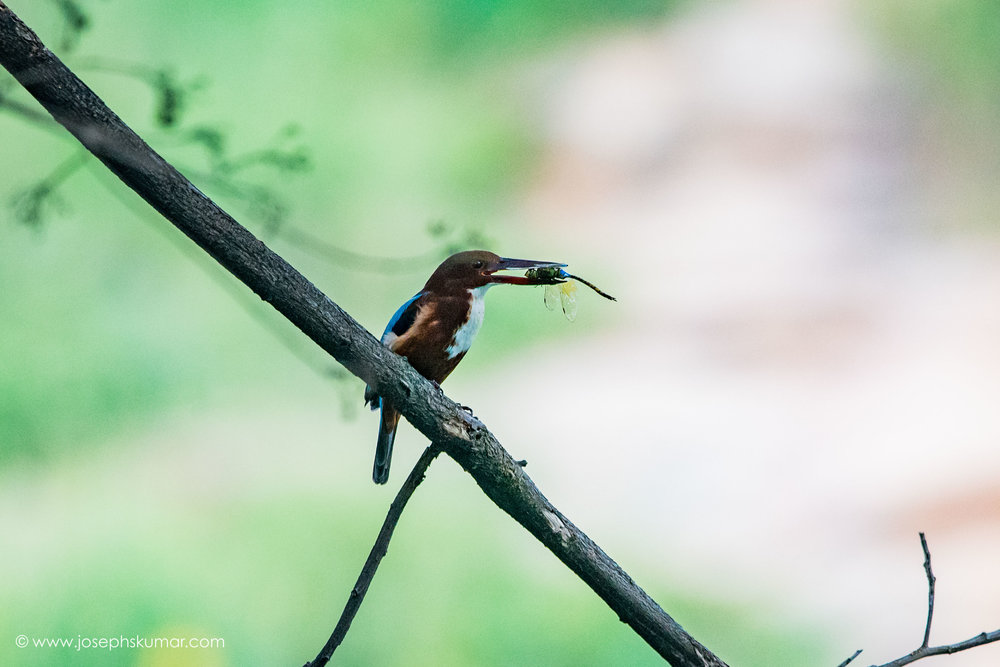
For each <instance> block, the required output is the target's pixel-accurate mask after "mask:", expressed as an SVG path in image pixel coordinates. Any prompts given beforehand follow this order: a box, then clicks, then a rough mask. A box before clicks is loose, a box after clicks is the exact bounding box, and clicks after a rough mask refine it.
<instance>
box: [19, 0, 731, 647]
mask: <svg viewBox="0 0 1000 667" xmlns="http://www.w3.org/2000/svg"><path fill="white" fill-rule="evenodd" d="M0 64H2V65H3V66H4V67H5V68H6V69H7V70H8V71H9V72H10V73H11V74H13V75H14V77H15V78H16V79H17V80H18V81H19V82H20V83H21V85H22V86H24V87H25V88H26V89H27V90H28V92H29V93H31V95H32V96H34V97H35V99H37V100H38V101H39V102H40V103H41V104H42V106H43V107H45V109H46V110H47V111H48V112H49V113H50V114H52V116H53V117H54V118H55V119H56V120H57V121H58V122H59V123H60V124H61V125H63V126H64V127H66V128H67V129H68V130H69V131H70V132H71V133H72V134H73V135H74V136H75V137H76V138H77V139H78V140H79V141H80V142H81V143H82V144H83V145H84V146H86V147H87V149H88V150H90V151H91V152H92V153H93V154H94V155H95V156H97V157H98V159H100V160H101V161H102V162H103V163H104V164H105V166H107V167H108V169H110V170H111V171H112V172H113V173H114V174H115V175H117V176H118V177H119V178H120V179H121V180H122V181H123V182H124V183H125V184H127V185H128V186H129V187H131V188H132V189H133V190H135V191H136V193H138V194H139V195H140V196H141V197H142V198H143V199H145V200H146V201H147V202H148V203H149V204H150V205H151V206H153V208H155V209H156V210H157V211H159V212H160V213H161V214H162V215H163V216H164V217H165V218H166V219H167V220H169V221H170V222H171V223H173V224H174V225H175V226H176V227H177V228H178V229H180V230H181V231H182V232H183V233H184V234H186V235H187V236H188V237H189V238H190V239H191V240H193V241H194V242H195V243H196V244H198V245H199V246H200V247H201V248H202V249H204V250H205V251H206V252H207V253H209V254H210V255H211V256H212V257H214V258H215V259H216V261H218V262H219V263H220V264H222V265H223V266H224V267H225V268H226V269H228V270H229V271H230V272H231V273H232V274H233V275H234V276H236V277H237V278H238V279H239V280H241V281H242V282H244V283H245V284H246V285H247V286H248V287H250V289H252V290H253V291H254V292H255V293H257V294H258V295H259V296H260V297H261V298H262V299H263V300H265V301H267V302H268V303H270V304H271V305H272V306H273V307H274V308H275V309H276V310H278V311H279V312H280V313H281V314H282V315H284V316H285V317H286V318H288V319H289V320H290V321H291V322H292V323H293V324H295V326H297V327H298V328H299V329H300V330H301V331H302V332H303V333H305V334H306V335H307V336H309V338H311V339H312V340H313V341H315V342H316V343H317V344H318V345H319V346H320V347H322V348H323V349H324V350H326V351H327V352H328V353H329V354H331V355H332V356H333V357H334V358H336V359H337V360H338V361H339V362H340V363H341V364H343V365H344V367H346V368H347V369H348V370H349V371H351V372H352V373H354V374H355V375H357V376H358V377H360V378H361V379H362V380H364V381H365V382H367V383H368V384H370V385H371V386H372V387H373V388H374V389H375V390H376V392H377V393H378V394H379V395H381V396H382V397H383V398H385V399H386V400H388V401H390V402H391V403H392V404H393V405H394V406H396V407H397V408H398V409H400V411H401V412H402V413H403V415H404V416H405V417H406V418H407V419H408V420H409V421H410V423H412V424H413V425H414V426H415V427H416V428H417V429H418V430H419V431H420V432H421V433H423V434H424V435H425V436H426V437H427V438H428V439H429V440H430V441H431V442H433V443H436V445H437V446H439V447H440V448H441V449H442V450H443V451H444V452H445V453H447V454H448V455H449V456H451V457H452V458H453V459H455V460H456V461H457V462H458V463H459V464H460V465H461V466H462V467H463V468H464V469H465V470H466V471H467V472H468V473H469V474H470V475H471V476H472V477H473V479H475V480H476V483H477V484H478V485H479V486H480V488H481V489H482V490H483V492H484V493H486V495H487V496H488V497H489V498H490V499H491V500H493V502H494V503H496V504H497V506H499V507H500V508H501V509H503V510H504V511H505V512H507V513H508V514H510V516H511V517H513V518H514V519H515V520H516V521H518V522H519V523H520V524H521V525H522V526H524V527H525V528H526V529H527V530H528V531H529V532H531V534H532V535H534V536H535V537H536V538H537V539H538V540H539V541H540V542H542V543H543V544H544V545H545V546H546V547H548V548H549V549H550V550H551V551H552V552H553V553H554V554H555V555H556V556H557V557H558V558H559V559H560V560H561V561H562V562H563V563H564V564H566V565H567V566H568V567H569V568H570V569H571V570H572V571H573V572H575V573H576V574H577V575H578V576H579V577H580V578H581V579H582V580H583V581H584V582H585V583H586V584H587V585H588V586H590V587H591V589H593V590H594V592H596V593H597V594H598V595H599V596H600V597H601V598H602V599H603V600H604V601H605V602H606V603H607V604H608V606H609V607H610V608H611V609H612V610H613V611H614V612H615V613H616V614H617V615H618V617H619V618H620V619H621V620H622V621H624V622H626V623H628V624H629V625H630V626H631V627H632V628H633V629H634V630H635V631H636V632H637V633H638V634H639V635H640V636H641V637H642V638H643V639H644V640H645V641H646V642H647V643H648V644H649V645H650V646H652V647H653V649H654V650H656V651H657V652H658V653H659V654H660V655H661V656H663V657H664V658H665V659H666V660H667V661H669V662H670V663H671V664H673V665H675V666H676V667H723V666H724V665H725V663H724V662H723V661H722V660H720V659H719V658H718V657H716V656H715V655H714V654H713V653H712V652H711V651H709V650H708V649H707V648H705V647H704V646H703V645H701V644H700V643H699V642H698V641H697V640H695V639H694V638H693V637H692V636H691V635H689V634H688V633H687V632H685V631H684V629H683V628H682V627H681V626H680V625H679V624H678V623H677V622H676V621H674V619H673V618H671V617H670V616H669V615H668V614H667V613H666V612H664V611H663V609H661V608H660V606H659V605H657V604H656V602H655V601H654V600H653V599H652V598H650V597H649V595H647V594H646V592H645V591H643V590H642V589H641V588H640V587H639V586H637V585H636V584H635V582H634V581H632V579H631V578H630V577H629V576H628V574H626V573H625V571H624V570H622V569H621V568H620V567H619V566H618V564H617V563H615V562H614V560H612V559H611V558H610V557H609V556H608V555H607V554H606V553H604V551H603V550H601V548H600V547H598V546H597V544H595V543H594V542H593V540H591V539H590V538H589V537H588V536H587V535H586V534H584V533H583V532H582V531H580V530H579V529H578V528H577V527H576V526H575V525H573V523H572V522H571V521H570V520H569V519H567V518H566V517H565V516H563V515H562V513H561V512H559V510H557V509H556V508H555V507H554V506H553V505H552V504H551V503H549V501H548V500H547V499H546V498H545V496H543V495H542V493H541V492H540V491H539V490H538V488H537V487H536V486H535V484H534V483H533V482H532V481H531V479H530V478H529V477H528V476H527V475H526V474H525V472H524V470H523V469H522V468H521V467H520V466H518V465H517V463H516V462H515V461H514V460H513V459H512V458H511V456H510V455H509V454H508V453H507V451H506V450H504V448H503V447H502V446H501V445H500V443H499V442H498V441H497V439H496V438H495V437H494V436H493V434H492V433H490V432H489V430H487V428H486V427H485V426H484V425H483V424H482V423H481V422H480V421H479V420H477V419H475V418H473V417H471V416H470V415H469V414H468V413H466V412H465V411H464V410H461V409H460V407H459V406H458V405H457V404H456V403H455V402H454V401H452V400H450V399H449V398H447V397H446V396H445V395H444V394H442V393H441V392H440V391H439V390H438V389H437V388H435V387H434V386H433V385H432V384H431V383H430V382H429V381H428V380H427V379H426V378H424V377H423V376H421V375H420V374H419V373H417V372H416V371H415V370H414V369H413V367H412V366H410V365H409V364H408V363H407V362H406V361H405V360H404V359H403V358H402V357H399V356H397V355H395V354H393V353H392V352H390V351H389V350H388V349H387V348H385V347H384V346H383V345H381V344H380V343H379V341H378V340H376V339H375V337H374V336H372V335H371V334H370V333H369V332H367V331H366V330H365V329H364V328H363V327H362V326H361V325H359V324H358V323H357V322H356V321H355V320H354V319H353V318H352V317H351V316H350V315H348V314H347V313H346V312H345V311H344V310H343V309H341V308H340V306H338V305H337V304H336V303H334V302H333V301H332V300H330V298H329V297H327V296H326V295H325V294H323V293H322V292H321V291H320V290H319V289H317V288H316V286H315V285H313V284H312V283H311V282H309V281H308V280H307V279H306V278H305V277H304V276H302V274H300V273H299V272H298V271H296V270H295V269H294V268H292V267H291V266H290V265H289V264H288V263H287V262H285V260H283V259H282V258H281V257H279V256H278V255H276V254H275V253H274V252H273V251H271V250H270V249H269V248H268V247H267V246H265V245H264V244H263V243H262V242H261V241H260V240H259V239H257V238H256V237H254V236H253V235H252V234H251V233H250V232H249V231H248V230H247V229H245V228H244V227H242V226H241V225H239V224H238V223H237V222H236V221H235V220H233V218H232V217H230V216H229V215H228V214H227V213H226V212H225V211H223V210H222V209H220V208H219V207H218V206H217V205H216V204H215V203H214V202H213V201H211V200H210V199H209V198H208V197H206V196H205V195H204V194H202V193H201V191H200V190H198V188H196V187H195V186H194V185H193V184H192V183H191V182H190V181H188V180H187V179H186V178H184V177H183V176H182V175H181V174H180V173H179V172H178V171H177V170H176V169H174V167H173V166H171V165H170V164H169V163H167V162H166V161H165V160H164V159H163V158H162V157H160V156H159V155H158V154H157V153H155V152H154V151H153V150H152V149H151V148H150V147H149V146H148V145H147V144H146V143H145V142H144V141H143V140H142V139H141V138H139V136H138V135H136V134H135V133H134V132H133V131H132V130H131V129H130V128H129V127H128V126H127V125H125V123H123V122H122V120H121V119H120V118H118V116H117V115H115V114H114V112H112V111H111V110H110V109H109V108H108V107H107V106H106V105H105V104H104V102H103V101H101V100H100V98H98V97H97V96H96V95H95V94H94V93H93V91H91V90H90V89H89V88H88V87H87V86H86V85H85V84H84V83H83V82H82V81H80V80H79V79H78V78H77V77H76V76H75V75H74V74H73V73H72V72H71V71H69V69H67V68H66V66H65V65H63V64H62V62H61V61H59V59H58V58H56V57H55V56H54V55H53V54H52V52H51V51H49V50H48V49H47V48H46V47H45V45H44V44H42V42H41V41H40V40H39V39H38V36H37V35H35V34H34V32H32V31H31V29H30V28H28V27H27V26H26V25H24V23H23V22H22V21H21V20H20V19H19V18H18V17H17V16H15V15H14V13H13V12H11V11H10V9H8V8H7V6H6V5H4V4H3V2H0Z"/></svg>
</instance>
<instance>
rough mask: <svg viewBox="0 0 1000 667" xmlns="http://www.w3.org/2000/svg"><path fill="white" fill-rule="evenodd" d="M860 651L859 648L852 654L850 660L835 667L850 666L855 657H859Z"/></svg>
mask: <svg viewBox="0 0 1000 667" xmlns="http://www.w3.org/2000/svg"><path fill="white" fill-rule="evenodd" d="M861 651H862V649H860V648H859V649H858V650H857V651H855V652H854V655H852V656H851V657H850V658H848V659H847V660H845V661H844V662H842V663H840V664H839V665H837V667H847V666H848V665H849V664H851V663H852V662H854V659H855V658H856V657H858V656H859V655H861Z"/></svg>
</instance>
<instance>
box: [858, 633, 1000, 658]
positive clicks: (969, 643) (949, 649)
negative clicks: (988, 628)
mask: <svg viewBox="0 0 1000 667" xmlns="http://www.w3.org/2000/svg"><path fill="white" fill-rule="evenodd" d="M995 641H1000V630H994V631H993V632H980V633H979V634H978V635H976V636H975V637H972V638H970V639H966V640H965V641H964V642H956V643H954V644H945V645H943V646H922V647H920V648H918V649H917V650H916V651H914V652H912V653H910V654H909V655H904V656H903V657H902V658H897V659H896V660H893V661H892V662H887V663H885V664H884V665H878V667H903V665H909V664H910V663H911V662H916V661H917V660H921V659H923V658H929V657H931V656H932V655H951V654H952V653H958V652H959V651H965V650H968V649H970V648H975V647H977V646H983V645H984V644H990V643H992V642H995Z"/></svg>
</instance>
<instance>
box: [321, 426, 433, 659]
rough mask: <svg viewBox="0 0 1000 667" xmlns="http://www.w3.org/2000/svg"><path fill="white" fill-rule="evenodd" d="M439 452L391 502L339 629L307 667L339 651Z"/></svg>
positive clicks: (427, 457)
mask: <svg viewBox="0 0 1000 667" xmlns="http://www.w3.org/2000/svg"><path fill="white" fill-rule="evenodd" d="M440 451H441V450H440V449H438V448H437V447H435V446H434V445H431V446H430V447H428V448H427V449H425V450H424V453H423V454H421V455H420V458H419V459H417V463H416V465H414V466H413V470H411V471H410V475H409V476H408V477H407V478H406V481H405V482H403V486H402V487H400V489H399V492H398V493H397V494H396V498H395V500H393V501H392V505H390V506H389V512H388V514H386V516H385V521H384V522H383V523H382V530H380V531H379V534H378V538H376V540H375V544H374V545H373V546H372V550H371V553H369V554H368V560H366V561H365V565H364V567H363V568H361V575H360V576H359V577H358V581H357V583H356V584H354V588H352V589H351V595H350V597H349V598H348V600H347V606H345V607H344V612H343V613H342V614H341V615H340V620H339V621H338V622H337V627H336V628H334V630H333V634H332V635H330V639H329V640H328V641H327V642H326V645H325V646H324V647H323V650H321V651H320V652H319V655H317V656H316V659H315V660H313V661H312V662H308V663H306V665H305V667H323V665H325V664H327V663H328V662H329V661H330V658H331V657H332V656H333V652H334V651H336V650H337V647H338V646H340V643H341V642H342V641H344V637H345V636H346V635H347V631H348V630H349V629H350V627H351V621H353V620H354V616H355V614H357V613H358V609H360V608H361V603H362V602H363V601H364V599H365V593H367V592H368V586H369V585H370V584H371V582H372V578H373V577H374V576H375V571H376V570H378V565H379V563H380V562H382V557H383V556H385V554H386V552H387V551H388V550H389V540H391V539H392V531H393V530H395V528H396V524H397V523H398V522H399V517H400V515H402V513H403V509H404V508H405V507H406V503H407V501H408V500H409V499H410V496H412V495H413V492H414V491H416V490H417V487H418V486H419V485H420V482H422V481H423V480H424V473H426V472H427V467H428V466H429V465H430V464H431V462H432V461H433V460H434V458H435V457H436V456H437V455H438V454H439V453H440Z"/></svg>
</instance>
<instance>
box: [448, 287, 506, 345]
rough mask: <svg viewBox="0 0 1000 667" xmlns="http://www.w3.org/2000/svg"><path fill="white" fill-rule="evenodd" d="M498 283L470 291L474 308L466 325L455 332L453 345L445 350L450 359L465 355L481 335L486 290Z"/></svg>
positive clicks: (484, 313)
mask: <svg viewBox="0 0 1000 667" xmlns="http://www.w3.org/2000/svg"><path fill="white" fill-rule="evenodd" d="M495 284H496V283H486V284H485V285H483V286H482V287H477V288H475V289H471V290H469V294H471V295H472V306H471V307H470V308H469V317H468V318H467V319H466V320H465V323H464V324H463V325H462V326H460V327H459V328H458V331H456V332H455V337H454V338H453V339H452V341H451V345H449V346H448V348H447V349H446V350H445V352H447V353H448V358H449V359H454V358H455V357H457V356H458V355H460V354H464V353H466V352H468V351H469V348H470V347H472V341H473V340H475V338H476V334H477V333H479V327H481V326H483V317H484V316H485V315H486V298H485V297H486V290H488V289H489V288H491V287H493V285H495Z"/></svg>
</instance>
